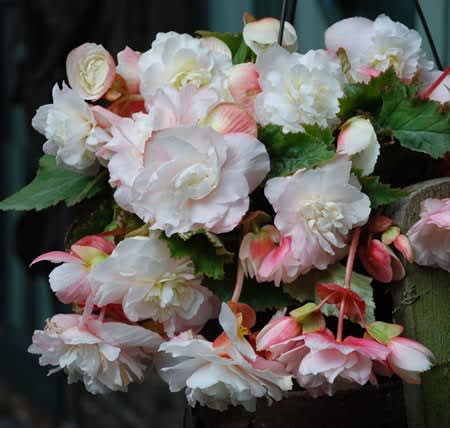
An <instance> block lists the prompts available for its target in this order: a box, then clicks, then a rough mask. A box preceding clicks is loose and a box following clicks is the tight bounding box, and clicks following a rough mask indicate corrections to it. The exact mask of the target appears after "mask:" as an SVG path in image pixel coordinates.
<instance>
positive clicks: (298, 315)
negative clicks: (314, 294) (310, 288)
mask: <svg viewBox="0 0 450 428" xmlns="http://www.w3.org/2000/svg"><path fill="white" fill-rule="evenodd" d="M318 307H319V306H318V305H316V304H315V303H313V302H308V303H306V304H304V305H303V306H300V307H299V308H297V309H294V310H293V311H291V312H289V315H290V316H291V317H292V318H295V319H296V321H297V322H302V321H304V320H305V319H306V318H308V317H309V316H310V315H311V314H312V313H314V312H316V311H317V308H318Z"/></svg>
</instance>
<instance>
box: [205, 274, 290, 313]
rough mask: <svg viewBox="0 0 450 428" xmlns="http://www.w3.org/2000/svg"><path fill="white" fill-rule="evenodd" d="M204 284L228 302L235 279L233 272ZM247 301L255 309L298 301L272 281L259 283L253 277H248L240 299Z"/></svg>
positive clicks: (280, 306)
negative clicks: (223, 277) (222, 278)
mask: <svg viewBox="0 0 450 428" xmlns="http://www.w3.org/2000/svg"><path fill="white" fill-rule="evenodd" d="M203 285H205V286H206V287H208V288H209V289H210V290H211V291H212V292H213V293H214V294H216V295H217V296H218V297H219V299H220V300H221V301H224V302H227V301H229V300H230V299H231V296H232V295H233V288H234V279H233V277H232V274H230V275H228V274H227V276H226V278H225V279H224V280H222V281H218V280H211V279H208V278H207V279H205V281H204V282H203ZM239 301H240V302H242V303H247V304H248V305H250V306H251V307H252V308H253V309H254V310H255V311H265V310H268V309H280V308H284V307H286V306H290V305H292V304H295V303H296V302H295V301H294V300H293V299H292V298H291V297H290V296H289V295H288V294H286V293H285V292H283V290H282V288H281V287H275V286H274V285H273V284H270V283H263V284H258V283H257V282H256V281H255V280H254V279H252V278H246V279H245V281H244V286H243V289H242V294H241V297H240V299H239Z"/></svg>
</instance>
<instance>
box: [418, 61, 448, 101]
mask: <svg viewBox="0 0 450 428" xmlns="http://www.w3.org/2000/svg"><path fill="white" fill-rule="evenodd" d="M449 73H450V66H449V67H447V68H446V69H445V70H444V71H443V72H442V74H441V75H440V76H439V77H438V78H437V79H436V80H435V81H434V82H433V83H432V84H431V85H430V86H429V87H428V89H427V90H426V91H425V92H424V93H423V94H422V98H428V97H429V96H430V95H431V94H432V93H433V92H434V91H435V90H436V88H437V87H438V86H439V85H440V84H441V83H442V82H443V81H444V79H445V78H446V77H447V75H448V74H449Z"/></svg>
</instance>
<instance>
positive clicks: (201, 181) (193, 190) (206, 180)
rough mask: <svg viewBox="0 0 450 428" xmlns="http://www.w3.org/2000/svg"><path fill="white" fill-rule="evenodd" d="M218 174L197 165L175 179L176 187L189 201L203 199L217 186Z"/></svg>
mask: <svg viewBox="0 0 450 428" xmlns="http://www.w3.org/2000/svg"><path fill="white" fill-rule="evenodd" d="M216 176H217V174H215V173H214V171H213V170H212V169H211V168H210V167H209V166H208V165H205V164H202V163H195V164H193V165H191V166H189V167H187V168H185V169H184V170H182V171H181V172H180V173H178V174H177V175H176V176H175V178H174V187H175V189H176V190H178V191H182V192H183V193H184V195H185V196H187V197H188V198H189V199H194V200H198V199H202V198H204V197H205V196H207V195H208V194H209V193H210V192H212V191H213V190H214V189H215V187H216V186H217V179H216Z"/></svg>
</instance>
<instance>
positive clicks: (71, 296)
mask: <svg viewBox="0 0 450 428" xmlns="http://www.w3.org/2000/svg"><path fill="white" fill-rule="evenodd" d="M114 248H115V245H114V243H112V242H111V241H109V240H107V239H105V238H103V237H101V236H95V235H93V236H86V237H84V238H82V239H80V240H79V241H77V242H75V243H74V244H73V245H72V246H71V247H70V252H69V253H66V252H64V251H50V252H48V253H45V254H42V255H41V256H39V257H37V258H35V259H34V260H33V261H32V262H31V265H33V264H35V263H38V262H42V261H50V262H52V263H62V265H61V266H58V267H57V268H55V269H53V270H52V271H51V272H50V275H49V281H50V288H51V289H52V291H53V292H54V293H55V294H56V296H57V297H58V299H59V300H61V302H63V303H84V302H85V301H86V299H87V298H88V297H89V296H90V295H91V293H92V291H91V286H90V283H89V280H88V278H87V276H88V274H89V272H90V270H91V269H92V268H93V267H94V266H95V265H97V264H98V263H101V262H102V261H103V260H105V259H106V258H108V256H109V255H110V254H111V253H112V252H113V250H114Z"/></svg>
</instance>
